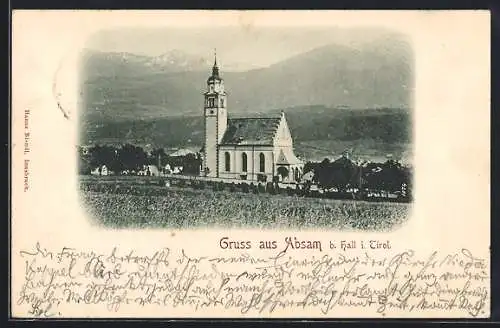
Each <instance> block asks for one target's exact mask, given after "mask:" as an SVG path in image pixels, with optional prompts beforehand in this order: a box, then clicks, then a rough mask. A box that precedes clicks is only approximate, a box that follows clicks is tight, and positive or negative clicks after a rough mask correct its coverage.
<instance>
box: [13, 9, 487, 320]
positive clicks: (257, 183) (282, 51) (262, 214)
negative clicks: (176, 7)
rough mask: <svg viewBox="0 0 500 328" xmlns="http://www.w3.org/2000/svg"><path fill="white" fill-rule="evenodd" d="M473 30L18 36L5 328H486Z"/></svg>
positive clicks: (74, 15) (155, 21)
mask: <svg viewBox="0 0 500 328" xmlns="http://www.w3.org/2000/svg"><path fill="white" fill-rule="evenodd" d="M489 113H490V16H489V12H488V11H217V10H204V11H154V10H152V11H127V10H124V11H98V10H94V11H92V10H75V11H49V10H45V11H28V10H17V11H14V12H13V15H12V116H11V117H12V122H11V123H12V139H11V140H12V143H11V150H12V153H11V155H12V167H11V172H12V176H11V188H12V203H11V207H12V217H11V253H10V254H11V267H10V283H11V285H10V286H11V288H10V300H11V309H10V310H11V316H12V317H14V318H320V319H332V318H488V317H489V316H490V296H491V295H490V188H489V186H490V115H489Z"/></svg>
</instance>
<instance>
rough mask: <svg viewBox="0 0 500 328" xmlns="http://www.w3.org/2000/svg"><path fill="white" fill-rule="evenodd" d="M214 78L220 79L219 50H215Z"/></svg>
mask: <svg viewBox="0 0 500 328" xmlns="http://www.w3.org/2000/svg"><path fill="white" fill-rule="evenodd" d="M212 77H216V78H220V77H219V66H217V49H216V48H214V67H212Z"/></svg>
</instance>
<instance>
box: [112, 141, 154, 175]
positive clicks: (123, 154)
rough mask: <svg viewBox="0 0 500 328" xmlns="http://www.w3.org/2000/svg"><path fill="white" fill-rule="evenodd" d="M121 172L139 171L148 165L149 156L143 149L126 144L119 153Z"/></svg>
mask: <svg viewBox="0 0 500 328" xmlns="http://www.w3.org/2000/svg"><path fill="white" fill-rule="evenodd" d="M118 158H119V162H120V164H121V170H138V169H141V168H142V167H143V166H144V165H145V164H146V163H147V155H146V153H145V152H144V150H143V149H142V148H141V147H138V146H134V145H131V144H125V145H123V146H122V147H121V149H120V150H119V151H118Z"/></svg>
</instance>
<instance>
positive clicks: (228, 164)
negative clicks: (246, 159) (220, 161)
mask: <svg viewBox="0 0 500 328" xmlns="http://www.w3.org/2000/svg"><path fill="white" fill-rule="evenodd" d="M224 160H225V165H226V171H227V172H229V171H231V155H230V154H229V153H228V152H226V153H225V154H224Z"/></svg>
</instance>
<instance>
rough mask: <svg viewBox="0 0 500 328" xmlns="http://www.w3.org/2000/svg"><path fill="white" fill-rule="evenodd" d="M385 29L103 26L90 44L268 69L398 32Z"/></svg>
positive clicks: (108, 49)
mask: <svg viewBox="0 0 500 328" xmlns="http://www.w3.org/2000/svg"><path fill="white" fill-rule="evenodd" d="M394 33H396V32H395V31H390V30H383V29H380V28H351V29H347V28H336V27H329V28H324V27H322V28H318V27H310V28H304V27H300V28H298V27H291V28H284V27H249V28H242V27H214V28H206V27H205V28H120V29H114V30H101V31H100V32H98V33H96V34H94V35H93V36H92V37H91V38H90V39H89V40H88V42H87V44H86V48H87V49H90V50H97V51H104V52H129V53H134V54H140V55H148V56H158V55H161V54H164V53H166V52H169V51H172V50H181V51H183V52H185V53H188V54H192V55H197V56H201V57H204V58H207V57H212V56H213V53H214V48H216V49H217V57H218V61H219V62H221V63H222V65H224V62H225V61H226V63H227V64H231V65H234V64H235V63H237V64H240V65H244V66H245V65H246V66H249V67H265V66H269V65H271V64H274V63H276V62H279V61H281V60H284V59H286V58H289V57H292V56H294V55H297V54H300V53H304V52H307V51H309V50H312V49H314V48H318V47H321V46H325V45H328V44H333V43H336V44H342V45H348V46H353V47H356V46H358V45H360V44H363V43H365V42H370V41H374V40H375V39H377V38H382V37H386V36H387V35H394Z"/></svg>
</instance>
